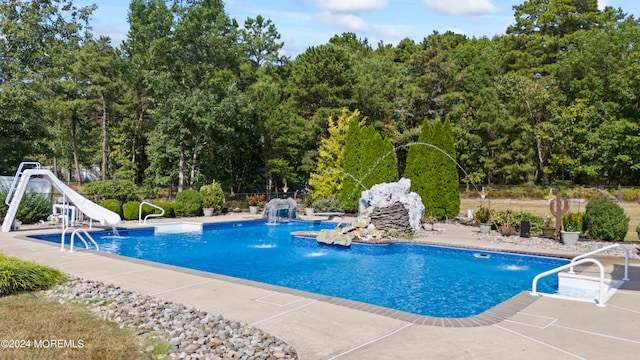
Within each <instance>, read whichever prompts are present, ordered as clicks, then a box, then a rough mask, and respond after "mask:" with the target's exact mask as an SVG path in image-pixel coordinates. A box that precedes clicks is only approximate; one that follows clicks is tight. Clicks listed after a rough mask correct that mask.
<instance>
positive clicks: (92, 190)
mask: <svg viewBox="0 0 640 360" xmlns="http://www.w3.org/2000/svg"><path fill="white" fill-rule="evenodd" d="M84 195H85V196H87V197H88V198H89V199H91V200H93V201H102V200H105V199H117V200H120V201H121V202H126V201H140V195H139V193H138V187H137V186H136V185H135V184H133V183H132V182H131V181H127V180H100V181H92V182H90V183H87V184H86V185H85V186H84Z"/></svg>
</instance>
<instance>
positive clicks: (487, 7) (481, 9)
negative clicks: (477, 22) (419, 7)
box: [422, 0, 498, 15]
mask: <svg viewBox="0 0 640 360" xmlns="http://www.w3.org/2000/svg"><path fill="white" fill-rule="evenodd" d="M422 1H423V2H424V3H425V4H426V5H427V6H428V7H429V8H431V9H433V10H435V11H437V12H441V13H445V14H449V15H468V14H482V13H490V12H497V11H498V8H497V7H495V6H494V5H493V4H492V3H491V0H422Z"/></svg>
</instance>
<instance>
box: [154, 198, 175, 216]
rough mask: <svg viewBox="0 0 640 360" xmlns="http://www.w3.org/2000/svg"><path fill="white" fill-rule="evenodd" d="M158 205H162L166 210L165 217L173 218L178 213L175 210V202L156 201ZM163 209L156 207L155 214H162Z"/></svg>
mask: <svg viewBox="0 0 640 360" xmlns="http://www.w3.org/2000/svg"><path fill="white" fill-rule="evenodd" d="M155 205H156V206H159V207H161V208H162V209H163V210H164V215H162V216H163V217H168V218H172V217H175V216H176V213H175V212H174V211H173V202H168V201H159V202H157V203H155ZM160 213H161V211H160V210H159V209H155V211H154V214H160Z"/></svg>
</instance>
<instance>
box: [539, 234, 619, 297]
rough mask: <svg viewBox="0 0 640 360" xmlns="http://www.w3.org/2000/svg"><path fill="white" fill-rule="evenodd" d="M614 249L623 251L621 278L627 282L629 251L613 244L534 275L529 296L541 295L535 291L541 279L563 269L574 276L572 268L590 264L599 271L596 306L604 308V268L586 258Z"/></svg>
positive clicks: (594, 260)
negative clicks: (622, 276)
mask: <svg viewBox="0 0 640 360" xmlns="http://www.w3.org/2000/svg"><path fill="white" fill-rule="evenodd" d="M615 247H620V248H622V249H623V250H624V278H622V280H624V281H627V280H629V249H627V248H626V247H624V246H623V245H621V244H614V245H609V246H605V247H603V248H600V249H597V250H594V251H591V252H588V253H585V254H582V255H578V256H576V257H574V258H573V259H571V261H570V262H569V263H568V264H566V265H563V266H560V267H557V268H555V269H551V270H548V271H545V272H543V273H540V274H538V275H536V277H535V278H533V282H532V283H531V295H533V296H540V295H542V294H541V293H539V292H538V291H537V286H538V280H540V279H541V278H543V277H545V276H548V275H551V274H555V273H559V272H561V271H562V270H565V269H569V271H568V273H569V274H575V273H574V271H573V267H574V266H576V265H581V264H585V263H592V264H595V265H596V266H598V269H599V270H600V276H599V288H598V299H596V305H597V306H601V307H604V306H605V299H604V267H603V266H602V263H601V262H600V261H598V260H596V259H593V258H589V257H588V256H591V255H595V254H598V253H601V252H603V251H606V250H609V249H613V248H615Z"/></svg>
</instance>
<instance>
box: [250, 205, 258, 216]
mask: <svg viewBox="0 0 640 360" xmlns="http://www.w3.org/2000/svg"><path fill="white" fill-rule="evenodd" d="M249 213H251V214H254V215H255V214H257V213H258V207H257V206H253V205H251V206H249Z"/></svg>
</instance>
